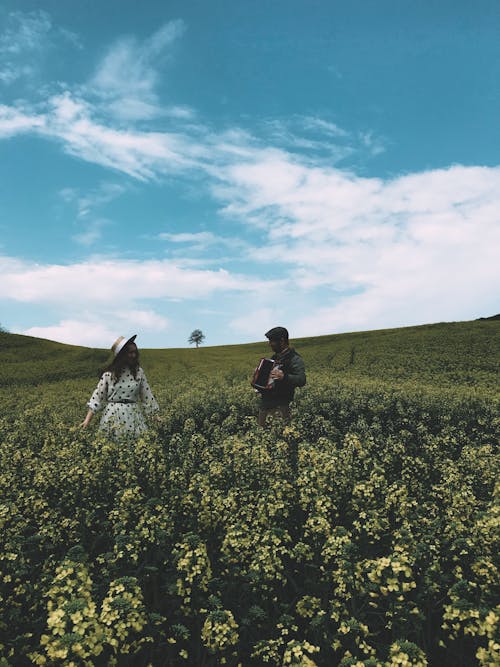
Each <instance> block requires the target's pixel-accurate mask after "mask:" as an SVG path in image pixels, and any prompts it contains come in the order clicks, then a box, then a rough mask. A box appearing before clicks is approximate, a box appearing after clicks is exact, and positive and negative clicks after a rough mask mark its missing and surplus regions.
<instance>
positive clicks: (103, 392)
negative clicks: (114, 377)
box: [87, 373, 109, 414]
mask: <svg viewBox="0 0 500 667" xmlns="http://www.w3.org/2000/svg"><path fill="white" fill-rule="evenodd" d="M108 382H109V373H103V375H102V377H101V379H100V380H99V383H98V385H97V387H96V388H95V391H94V393H93V394H92V396H91V397H90V400H89V402H88V403H87V405H88V406H89V408H90V409H91V410H92V412H93V413H94V414H95V413H96V412H99V410H102V408H103V407H104V404H105V403H106V400H107V398H108Z"/></svg>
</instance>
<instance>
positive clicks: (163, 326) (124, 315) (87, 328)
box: [21, 307, 170, 347]
mask: <svg viewBox="0 0 500 667" xmlns="http://www.w3.org/2000/svg"><path fill="white" fill-rule="evenodd" d="M169 328H170V321H169V320H168V318H166V317H163V316H162V315H159V314H158V313H156V312H155V311H153V310H140V309H133V308H132V309H127V310H123V309H116V308H115V309H113V308H112V307H110V308H107V309H105V310H102V311H95V310H94V311H92V312H89V311H84V312H83V313H82V315H81V316H80V317H75V318H64V319H62V320H61V321H60V322H58V323H57V324H54V325H49V326H34V327H29V328H27V329H24V330H23V331H22V332H21V333H23V334H25V335H26V336H37V337H39V338H48V339H49V340H57V341H60V342H61V343H68V344H70V345H87V346H90V347H110V346H111V344H112V343H113V341H114V340H116V339H117V338H118V336H120V335H122V334H123V332H141V334H147V333H148V332H158V331H162V332H164V331H167V330H168V329H169Z"/></svg>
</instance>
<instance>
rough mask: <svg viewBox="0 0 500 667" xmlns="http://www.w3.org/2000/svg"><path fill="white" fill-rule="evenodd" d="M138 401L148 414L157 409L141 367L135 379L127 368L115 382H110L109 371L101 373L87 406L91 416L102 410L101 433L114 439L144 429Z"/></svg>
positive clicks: (138, 432) (131, 434) (143, 420)
mask: <svg viewBox="0 0 500 667" xmlns="http://www.w3.org/2000/svg"><path fill="white" fill-rule="evenodd" d="M139 401H141V403H142V407H143V409H144V412H145V413H146V414H147V415H150V414H153V413H154V412H157V411H158V409H159V407H158V403H157V402H156V399H155V397H154V396H153V392H152V391H151V389H150V387H149V384H148V381H147V378H146V374H145V373H144V371H143V370H142V368H140V367H139V369H138V371H137V378H134V376H133V375H132V372H131V371H130V369H129V368H125V369H124V370H123V371H122V374H121V376H120V378H119V379H118V380H113V376H112V374H111V372H110V371H106V372H105V373H103V375H102V377H101V379H100V380H99V384H98V385H97V387H96V389H95V391H94V393H93V394H92V396H91V398H90V400H89V402H88V403H87V405H88V406H89V408H90V409H91V410H92V412H93V413H94V414H95V413H96V412H99V411H100V410H102V409H104V412H103V414H102V417H101V423H100V424H99V429H100V430H103V431H107V432H110V433H112V434H113V435H115V436H137V435H139V434H141V433H143V432H144V431H145V430H146V429H147V424H146V420H145V419H144V415H143V411H142V410H141V407H140V405H139Z"/></svg>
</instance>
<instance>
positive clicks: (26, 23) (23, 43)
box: [0, 9, 81, 85]
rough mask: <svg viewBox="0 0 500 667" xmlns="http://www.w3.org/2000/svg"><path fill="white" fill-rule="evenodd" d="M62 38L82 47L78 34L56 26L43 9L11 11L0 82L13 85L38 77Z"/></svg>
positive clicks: (1, 49) (2, 40) (2, 37)
mask: <svg viewBox="0 0 500 667" xmlns="http://www.w3.org/2000/svg"><path fill="white" fill-rule="evenodd" d="M61 41H62V42H64V43H66V44H67V43H71V44H72V45H73V47H77V48H81V45H80V42H79V40H78V37H77V36H76V35H75V34H74V33H72V32H70V31H69V30H66V29H64V28H58V27H55V26H54V25H53V23H52V20H51V17H50V15H49V14H48V13H47V12H45V11H43V10H41V9H39V10H35V11H31V12H21V11H16V12H10V13H9V14H7V16H6V19H5V23H4V29H3V31H2V32H1V33H0V61H1V65H0V82H2V83H3V84H5V85H10V84H12V83H14V82H15V81H18V80H20V79H29V78H31V77H34V76H36V75H37V74H38V73H39V71H40V68H41V63H42V61H43V57H42V56H43V55H44V54H45V53H46V51H47V50H48V49H50V48H52V47H53V46H54V45H55V44H57V42H61Z"/></svg>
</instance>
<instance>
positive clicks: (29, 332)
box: [20, 319, 120, 347]
mask: <svg viewBox="0 0 500 667" xmlns="http://www.w3.org/2000/svg"><path fill="white" fill-rule="evenodd" d="M116 331H117V329H115V328H114V327H110V326H108V325H106V324H103V323H101V322H96V321H95V320H92V321H88V320H76V319H75V320H73V319H64V320H61V321H60V322H59V323H58V324H55V325H53V326H46V327H29V328H28V329H24V330H23V331H21V332H20V333H22V334H24V335H25V336H36V337H37V338H47V339H49V340H56V341H58V342H60V343H67V344H68V345H86V346H88V347H103V346H106V347H111V344H112V342H113V340H116V339H117V338H118V336H119V335H120V334H117V333H116ZM109 341H111V343H110V342H109Z"/></svg>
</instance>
